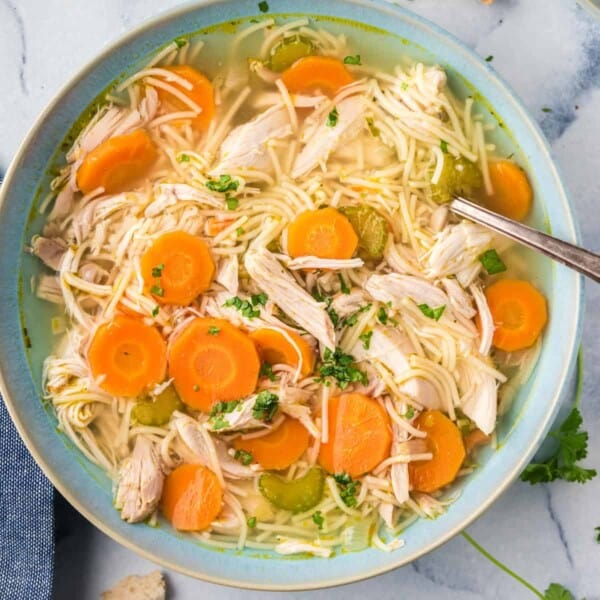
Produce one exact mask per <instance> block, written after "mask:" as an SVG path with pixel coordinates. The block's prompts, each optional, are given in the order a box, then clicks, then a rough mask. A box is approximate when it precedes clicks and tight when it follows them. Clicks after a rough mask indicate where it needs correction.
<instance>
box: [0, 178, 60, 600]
mask: <svg viewBox="0 0 600 600" xmlns="http://www.w3.org/2000/svg"><path fill="white" fill-rule="evenodd" d="M0 184H2V173H1V172H0ZM53 571H54V488H53V487H52V484H51V483H50V482H49V481H48V479H46V476H45V475H44V474H43V473H42V471H41V470H40V468H39V467H38V466H37V464H36V463H35V461H34V460H33V458H32V457H31V455H30V454H29V452H28V451H27V448H25V445H24V444H23V442H22V441H21V438H20V437H19V434H18V433H17V430H16V429H15V426H14V425H13V422H12V421H11V419H10V416H9V414H8V411H7V410H6V406H5V405H4V400H3V399H2V396H0V599H1V600H44V599H46V598H48V599H49V598H50V597H51V596H52V578H53Z"/></svg>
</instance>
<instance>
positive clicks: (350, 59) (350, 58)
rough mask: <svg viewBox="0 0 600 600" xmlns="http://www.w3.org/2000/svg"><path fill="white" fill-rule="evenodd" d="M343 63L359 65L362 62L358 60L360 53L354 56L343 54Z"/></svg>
mask: <svg viewBox="0 0 600 600" xmlns="http://www.w3.org/2000/svg"><path fill="white" fill-rule="evenodd" d="M344 64H345V65H361V64H362V63H361V62H360V54H357V55H356V56H345V57H344Z"/></svg>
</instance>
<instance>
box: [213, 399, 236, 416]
mask: <svg viewBox="0 0 600 600" xmlns="http://www.w3.org/2000/svg"><path fill="white" fill-rule="evenodd" d="M239 403H240V401H239V400H229V402H226V401H224V400H221V401H220V402H217V403H216V404H215V405H214V406H213V407H212V408H211V409H210V416H211V417H216V416H217V415H220V414H224V413H225V414H227V413H230V412H233V411H234V410H235V409H236V407H237V406H238V405H239Z"/></svg>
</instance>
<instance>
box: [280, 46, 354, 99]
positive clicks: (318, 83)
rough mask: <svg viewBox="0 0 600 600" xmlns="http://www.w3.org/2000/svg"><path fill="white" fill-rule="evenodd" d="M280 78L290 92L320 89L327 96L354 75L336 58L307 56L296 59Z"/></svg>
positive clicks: (347, 83)
mask: <svg viewBox="0 0 600 600" xmlns="http://www.w3.org/2000/svg"><path fill="white" fill-rule="evenodd" d="M281 79H282V80H283V83H285V86H286V87H287V89H288V90H289V91H290V92H292V93H307V92H312V91H315V90H320V91H321V92H323V93H324V94H327V95H328V96H335V94H336V93H337V91H338V90H339V89H340V88H342V87H344V86H345V85H349V84H350V83H352V82H353V81H354V77H352V75H351V74H350V72H349V71H348V69H346V67H345V66H344V63H342V62H341V61H340V60H338V59H337V58H332V57H330V56H307V57H305V58H301V59H300V60H297V61H296V62H295V63H294V64H293V65H292V66H291V67H290V68H289V69H286V70H285V71H284V72H283V73H282V74H281Z"/></svg>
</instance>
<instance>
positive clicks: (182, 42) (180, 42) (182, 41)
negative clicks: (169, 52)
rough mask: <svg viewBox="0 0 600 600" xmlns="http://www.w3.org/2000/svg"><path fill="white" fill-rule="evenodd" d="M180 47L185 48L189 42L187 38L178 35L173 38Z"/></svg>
mask: <svg viewBox="0 0 600 600" xmlns="http://www.w3.org/2000/svg"><path fill="white" fill-rule="evenodd" d="M173 41H174V42H175V44H177V47H178V48H183V47H184V46H185V45H186V44H187V43H188V42H187V40H186V39H185V38H182V37H178V38H175V39H174V40H173Z"/></svg>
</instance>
